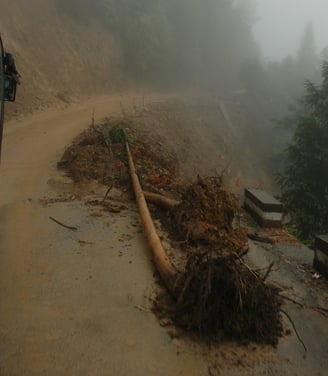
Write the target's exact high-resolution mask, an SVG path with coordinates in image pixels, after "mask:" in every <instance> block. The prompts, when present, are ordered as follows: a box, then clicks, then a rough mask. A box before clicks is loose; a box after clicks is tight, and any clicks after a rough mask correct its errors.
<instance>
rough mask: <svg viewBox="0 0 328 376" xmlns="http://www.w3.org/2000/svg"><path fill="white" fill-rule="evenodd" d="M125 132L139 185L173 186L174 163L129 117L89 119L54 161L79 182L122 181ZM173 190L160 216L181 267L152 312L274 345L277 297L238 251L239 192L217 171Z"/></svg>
mask: <svg viewBox="0 0 328 376" xmlns="http://www.w3.org/2000/svg"><path fill="white" fill-rule="evenodd" d="M126 140H128V141H129V144H130V145H131V150H132V154H133V158H134V160H135V165H136V169H137V173H138V175H139V178H140V180H141V184H142V186H143V189H145V190H149V191H152V192H163V191H164V192H168V191H170V192H171V193H172V192H174V189H175V184H176V183H177V178H178V176H179V170H178V163H177V162H176V161H175V160H174V159H172V158H170V157H169V156H168V155H166V154H165V153H163V152H162V151H163V150H159V148H158V145H154V143H153V142H150V138H149V139H147V137H145V135H142V137H140V135H138V133H137V132H136V130H135V129H134V124H133V120H130V119H111V120H107V121H106V122H105V123H104V124H101V125H97V126H94V125H93V126H92V127H90V128H89V129H88V130H87V131H85V132H84V133H82V134H81V135H80V136H79V137H78V138H77V139H76V140H75V142H74V143H73V144H72V145H71V146H70V147H69V148H68V149H67V150H66V151H65V153H64V155H63V157H62V159H61V161H60V162H59V163H58V167H59V168H64V169H65V170H66V171H67V172H68V173H69V175H70V176H71V177H72V178H73V179H74V180H75V181H77V182H80V181H83V180H90V179H95V180H97V181H99V182H100V183H103V184H106V185H109V186H112V185H116V186H118V187H120V188H128V187H129V186H130V183H129V173H128V164H127V158H126V153H125V141H126ZM176 193H178V192H176ZM179 193H180V192H179ZM179 197H180V203H179V204H178V205H175V206H174V207H173V208H172V209H171V210H170V211H169V213H168V214H166V215H162V216H161V218H162V219H164V223H166V225H167V223H169V225H168V226H167V227H166V228H167V229H168V232H169V236H170V237H171V238H172V239H173V238H174V239H175V240H176V237H177V236H178V238H179V239H180V240H182V241H181V242H180V243H181V248H183V247H184V248H185V249H184V254H183V256H182V258H183V261H182V262H181V265H183V267H181V268H180V272H179V274H178V278H177V280H176V283H175V290H174V292H173V294H172V296H171V297H169V296H168V294H166V295H165V297H164V298H163V296H164V295H159V297H158V299H156V301H155V302H154V303H155V312H156V313H157V315H158V316H159V317H160V318H161V319H163V318H164V319H165V318H169V319H170V320H172V321H173V322H174V323H175V324H176V325H178V326H180V327H183V328H185V329H188V330H194V331H196V332H197V333H198V334H200V335H201V336H202V337H205V338H206V339H208V340H214V341H218V340H222V338H225V337H229V338H234V339H237V340H242V341H244V340H253V341H256V342H260V343H267V344H272V345H276V344H277V341H278V338H279V336H280V335H281V334H282V324H281V316H280V305H281V301H280V299H279V296H278V292H277V289H275V288H274V287H272V286H270V285H268V284H266V283H265V278H262V277H261V276H260V274H259V273H257V272H256V271H254V270H252V269H251V268H250V267H249V266H247V265H246V264H245V263H244V261H243V259H242V256H243V255H244V254H245V253H246V252H247V232H246V230H245V229H243V228H242V227H241V226H240V223H239V219H238V218H239V213H240V210H241V209H240V207H239V203H238V201H237V199H236V198H235V196H234V195H233V194H232V193H231V192H230V191H229V190H228V189H227V188H226V187H225V186H224V184H223V182H222V178H221V177H212V178H201V177H198V178H197V181H196V182H195V183H193V184H191V185H188V186H186V187H184V189H183V193H182V195H180V194H179V195H178V197H176V198H179ZM177 255H178V256H177V257H180V256H179V254H178V253H177ZM180 255H181V254H180ZM164 321H165V320H164Z"/></svg>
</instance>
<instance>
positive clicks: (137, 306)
mask: <svg viewBox="0 0 328 376" xmlns="http://www.w3.org/2000/svg"><path fill="white" fill-rule="evenodd" d="M134 308H136V309H138V310H139V311H141V312H146V313H150V312H151V310H150V309H148V308H145V307H143V306H140V305H135V306H134Z"/></svg>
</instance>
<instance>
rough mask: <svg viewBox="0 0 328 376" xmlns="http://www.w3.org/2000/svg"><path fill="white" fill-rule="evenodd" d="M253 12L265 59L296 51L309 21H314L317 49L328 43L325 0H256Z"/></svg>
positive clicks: (280, 56) (257, 36)
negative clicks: (255, 16)
mask: <svg viewBox="0 0 328 376" xmlns="http://www.w3.org/2000/svg"><path fill="white" fill-rule="evenodd" d="M256 14H257V21H256V24H255V26H254V35H255V38H256V40H257V42H258V43H259V45H260V47H261V50H262V53H263V56H264V57H265V58H267V59H271V60H279V59H282V58H284V57H286V56H289V55H295V54H296V53H297V48H298V46H299V41H300V39H301V36H302V34H303V32H304V27H305V25H306V24H307V23H308V22H312V23H313V25H314V32H315V42H316V46H317V48H318V52H319V53H320V51H321V50H322V49H323V48H324V47H326V46H327V45H328V25H327V17H326V16H327V14H328V1H326V0H274V1H272V0H256Z"/></svg>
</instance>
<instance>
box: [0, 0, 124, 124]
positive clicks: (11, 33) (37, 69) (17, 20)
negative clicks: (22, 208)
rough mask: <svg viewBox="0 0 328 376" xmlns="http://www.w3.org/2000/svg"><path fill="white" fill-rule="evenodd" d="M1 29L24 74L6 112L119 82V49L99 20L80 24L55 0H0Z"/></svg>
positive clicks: (61, 101) (79, 95)
mask: <svg viewBox="0 0 328 376" xmlns="http://www.w3.org/2000/svg"><path fill="white" fill-rule="evenodd" d="M0 9H1V12H0V32H1V35H2V38H3V42H4V44H5V48H6V50H8V51H10V52H12V53H13V54H14V56H15V58H16V62H17V66H18V68H19V71H20V73H21V74H22V83H23V84H22V85H21V87H20V88H19V92H18V96H17V102H16V104H14V105H10V106H7V114H6V115H7V117H12V116H13V115H15V114H16V115H17V114H18V113H19V114H24V113H27V112H31V111H33V110H36V109H42V108H47V107H50V106H53V105H54V104H55V103H56V104H57V105H61V104H62V105H63V104H66V103H70V102H74V101H75V100H77V99H79V98H83V97H88V96H93V95H95V94H101V93H104V92H108V91H109V90H110V89H112V88H113V87H115V85H116V84H117V83H118V82H119V81H122V80H121V77H120V70H119V60H120V52H119V48H118V46H117V45H116V44H115V42H114V40H113V38H112V37H111V35H109V33H108V32H107V31H106V30H104V29H103V28H102V26H101V25H99V24H96V23H92V22H91V21H90V23H88V24H87V25H83V24H78V23H76V22H74V21H73V20H72V19H70V18H69V17H67V16H65V14H64V13H63V12H61V10H60V9H58V8H57V7H56V4H55V1H54V0H47V1H44V0H29V1H26V0H12V1H9V0H0Z"/></svg>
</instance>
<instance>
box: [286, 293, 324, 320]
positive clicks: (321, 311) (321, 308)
mask: <svg viewBox="0 0 328 376" xmlns="http://www.w3.org/2000/svg"><path fill="white" fill-rule="evenodd" d="M279 296H280V297H282V298H283V299H286V300H288V301H289V302H292V303H294V304H295V305H297V306H299V307H301V308H306V309H312V310H313V311H316V312H317V313H320V314H321V315H323V316H325V317H328V309H327V308H323V307H319V306H307V305H305V304H302V303H300V302H298V301H296V300H294V299H292V298H289V297H288V296H285V295H281V294H279Z"/></svg>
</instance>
